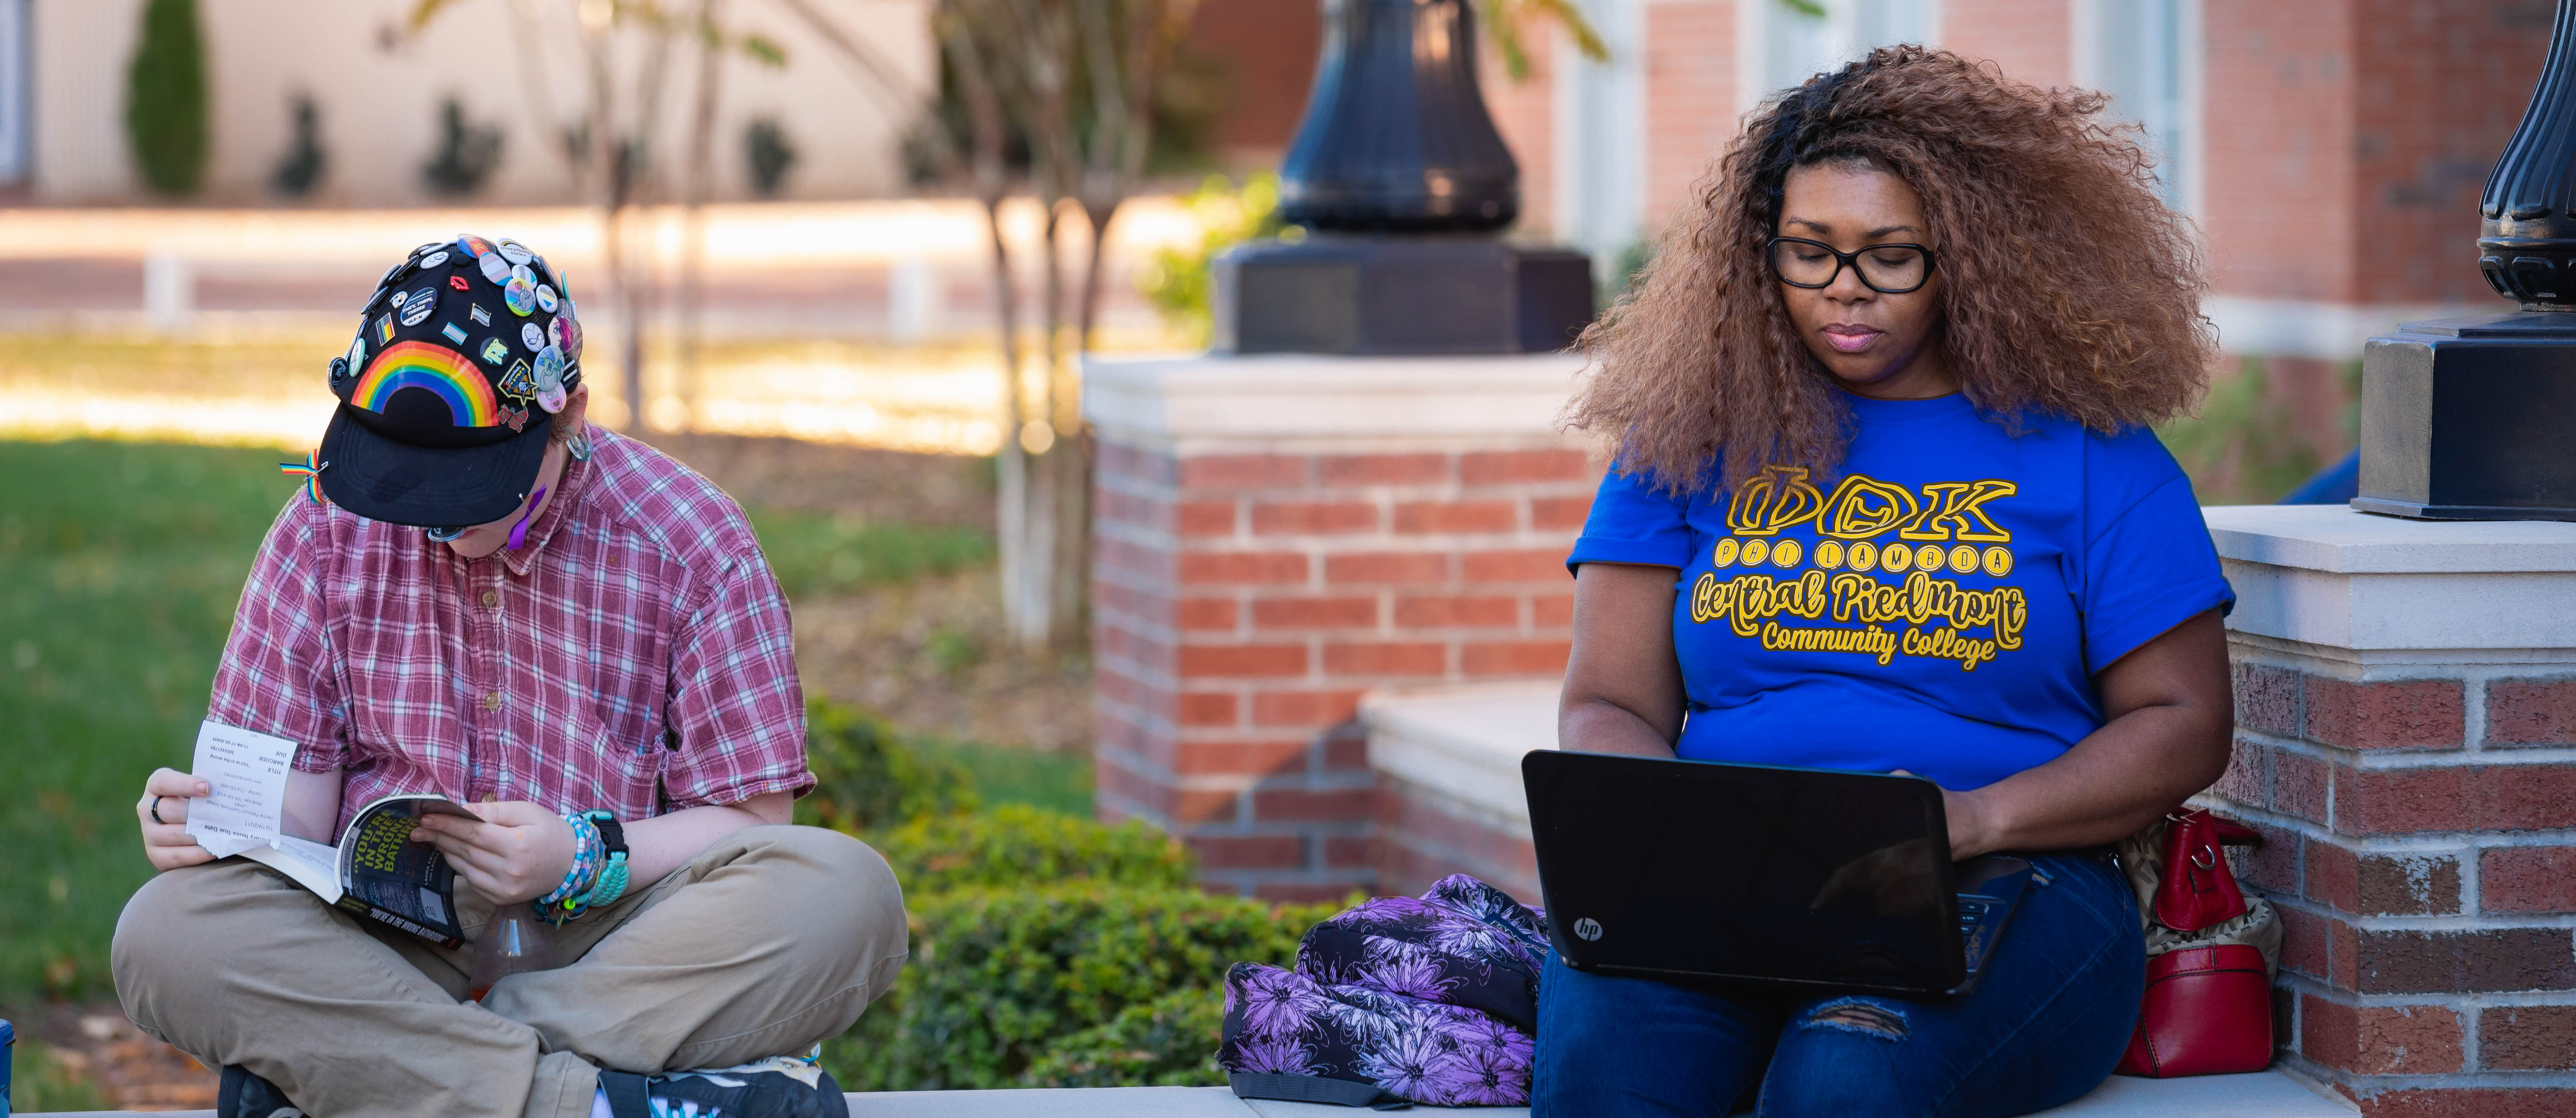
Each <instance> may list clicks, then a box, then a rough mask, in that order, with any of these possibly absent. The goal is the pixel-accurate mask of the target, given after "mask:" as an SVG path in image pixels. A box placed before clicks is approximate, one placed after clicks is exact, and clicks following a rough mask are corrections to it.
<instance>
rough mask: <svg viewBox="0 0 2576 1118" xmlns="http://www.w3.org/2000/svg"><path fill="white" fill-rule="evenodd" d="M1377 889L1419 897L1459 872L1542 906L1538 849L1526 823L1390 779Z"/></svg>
mask: <svg viewBox="0 0 2576 1118" xmlns="http://www.w3.org/2000/svg"><path fill="white" fill-rule="evenodd" d="M1377 823H1378V863H1377V864H1378V883H1377V885H1378V891H1379V892H1380V893H1384V894H1387V895H1390V896H1393V895H1403V896H1419V895H1421V894H1422V893H1423V891H1425V890H1427V889H1429V888H1431V883H1432V882H1435V881H1438V880H1440V879H1441V878H1444V877H1447V876H1449V875H1450V874H1453V873H1465V874H1474V875H1475V876H1476V877H1477V878H1478V879H1479V880H1482V881H1484V882H1485V883H1487V884H1489V885H1492V886H1494V887H1495V888H1498V889H1501V890H1502V891H1504V892H1506V893H1509V894H1511V895H1512V896H1513V897H1514V898H1515V899H1517V900H1519V901H1520V902H1521V903H1523V904H1529V905H1535V904H1537V903H1539V891H1538V852H1537V850H1536V849H1535V848H1533V847H1532V846H1531V845H1530V837H1529V823H1528V822H1527V821H1526V820H1523V821H1518V822H1506V821H1503V820H1499V819H1495V818H1493V817H1492V816H1490V815H1488V814H1486V813H1483V812H1479V811H1476V810H1473V809H1472V808H1471V807H1469V806H1467V805H1463V804H1461V803H1459V802H1458V799H1457V797H1456V796H1454V795H1451V794H1449V793H1448V792H1447V791H1446V790H1443V789H1438V788H1426V787H1423V786H1421V785H1417V784H1413V783H1411V782H1408V781H1404V780H1399V779H1395V778H1393V777H1385V778H1383V779H1382V780H1381V781H1380V782H1379V788H1378V808H1377Z"/></svg>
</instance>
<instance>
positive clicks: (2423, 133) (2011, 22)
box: [1487, 0, 2554, 453]
mask: <svg viewBox="0 0 2576 1118" xmlns="http://www.w3.org/2000/svg"><path fill="white" fill-rule="evenodd" d="M1582 7H1583V9H1584V11H1585V12H1586V13H1587V15H1588V16H1589V17H1590V18H1591V20H1592V22H1593V24H1594V25H1595V27H1596V28H1597V29H1598V30H1600V31H1601V33H1602V35H1603V37H1604V38H1605V39H1606V40H1607V41H1608V43H1609V45H1610V48H1611V58H1610V60H1609V61H1608V62H1607V63H1601V64H1596V63H1592V62H1588V61H1585V60H1583V59H1581V58H1580V57H1579V56H1577V55H1575V54H1574V52H1573V51H1572V50H1570V49H1569V48H1568V45H1567V43H1566V42H1565V40H1564V39H1563V37H1562V36H1548V35H1532V36H1530V37H1531V38H1532V39H1533V40H1534V41H1533V44H1532V46H1533V53H1534V55H1536V57H1537V68H1538V70H1539V71H1541V73H1540V74H1539V75H1537V76H1536V77H1534V78H1533V79H1532V80H1526V81H1522V82H1519V83H1513V82H1509V81H1507V80H1503V79H1502V77H1501V76H1500V75H1499V74H1495V73H1491V72H1490V71H1489V78H1488V85H1487V98H1488V100H1489V101H1490V102H1491V103H1492V105H1493V107H1494V110H1495V116H1496V118H1497V123H1498V124H1499V125H1500V126H1501V128H1502V130H1503V133H1504V135H1505V136H1506V137H1507V138H1508V139H1509V140H1510V141H1511V143H1512V146H1513V149H1514V150H1515V152H1516V153H1517V154H1518V155H1519V157H1520V160H1521V168H1522V173H1523V175H1524V176H1525V178H1524V191H1525V196H1524V201H1523V213H1525V214H1527V215H1529V218H1528V219H1526V220H1527V221H1529V222H1530V224H1532V225H1533V226H1536V227H1537V228H1535V229H1533V230H1532V231H1533V232H1544V233H1545V234H1546V235H1549V236H1553V237H1556V238H1559V239H1562V240H1567V241H1571V242H1573V243H1575V244H1578V245H1581V246H1583V247H1584V248H1586V249H1588V250H1590V251H1591V252H1592V253H1593V254H1594V256H1595V257H1596V259H1600V260H1603V261H1604V262H1605V267H1609V266H1615V262H1617V261H1620V260H1622V259H1623V258H1624V259H1627V260H1631V261H1633V260H1636V259H1639V258H1640V256H1639V253H1640V252H1641V251H1642V249H1643V247H1644V245H1646V244H1647V243H1650V241H1651V238H1652V237H1653V236H1654V235H1656V234H1657V233H1658V232H1660V231H1661V230H1662V229H1664V228H1665V227H1666V226H1668V225H1669V224H1670V223H1671V222H1672V221H1673V220H1674V219H1675V218H1676V217H1677V216H1679V215H1681V214H1683V213H1685V212H1686V211H1687V209H1688V208H1689V207H1690V205H1691V204H1692V197H1693V191H1694V188H1695V186H1696V185H1697V184H1698V183H1699V182H1700V179H1701V176H1702V175H1703V174H1704V173H1705V172H1706V170H1707V169H1708V166H1709V162H1710V159H1711V158H1712V157H1713V156H1714V155H1715V154H1716V153H1717V152H1719V151H1721V150H1722V149H1723V148H1724V147H1725V146H1726V145H1727V144H1728V143H1729V142H1730V141H1732V140H1733V138H1734V136H1735V135H1736V133H1737V131H1738V130H1739V128H1740V126H1741V122H1742V119H1743V117H1744V116H1745V114H1747V113H1748V112H1750V111H1752V110H1753V109H1755V108H1756V107H1757V106H1759V105H1760V104H1761V102H1762V101H1763V100H1764V99H1765V98H1766V97H1768V96H1770V95H1771V94H1772V93H1774V92H1775V91H1777V90H1779V89H1782V88H1784V87H1787V86H1790V85H1793V84H1796V83H1797V82H1799V81H1801V80H1803V79H1804V78H1806V76H1807V75H1809V74H1812V73H1815V72H1817V71H1819V70H1822V69H1827V68H1830V67H1832V66H1836V65H1839V64H1841V63H1842V62H1843V61H1845V60H1848V59H1852V58H1857V57H1859V56H1860V55H1862V54H1864V53H1866V52H1867V51H1868V50H1869V49H1870V48H1871V47H1873V46H1877V45H1881V44H1887V43H1900V42H1919V43H1925V44H1929V45H1933V46H1939V47H1944V48H1947V49H1950V50H1955V51H1958V52H1959V53H1961V54H1964V55H1967V56H1970V57H1974V58H1982V59H1990V60H1992V61H1994V62H1995V63H1997V64H1998V65H2000V66H2001V67H2002V69H2003V71H2004V73H2005V74H2007V75H2009V76H2011V77H2014V78H2017V79H2020V80H2022V81H2027V82H2031V83H2033V84H2037V85H2046V86H2055V85H2068V84H2072V85H2077V86H2084V87H2088V88H2096V89H2101V90H2104V91H2106V92H2108V93H2111V94H2112V95H2114V96H2115V97H2116V98H2117V102H2116V108H2115V111H2116V112H2118V113H2119V114H2120V115H2121V116H2123V117H2125V118H2127V119H2129V120H2131V121H2134V122H2136V123H2137V124H2139V125H2140V126H2141V127H2142V128H2143V129H2144V133H2145V136H2146V138H2147V139H2148V140H2149V142H2150V143H2151V144H2152V146H2153V147H2154V148H2155V149H2156V151H2157V154H2158V156H2159V163H2160V172H2161V176H2162V179H2163V182H2164V186H2165V192H2166V197H2167V199H2168V201H2169V202H2170V203H2171V204H2173V205H2175V206H2176V207H2177V208H2179V209H2181V210H2182V211H2183V212H2185V213H2187V214H2189V215H2190V216H2191V217H2192V218H2193V219H2194V220H2195V221H2197V222H2198V223H2199V224H2200V227H2201V228H2202V230H2203V231H2204V232H2205V234H2206V238H2207V241H2206V243H2207V248H2208V253H2209V263H2210V271H2211V275H2212V279H2213V291H2212V296H2213V298H2212V299H2211V300H2210V302H2209V304H2208V308H2207V309H2208V312H2209V314H2210V317H2211V318H2212V319H2213V320H2215V321H2216V322H2217V324H2218V326H2219V329H2220V335H2221V341H2222V344H2223V345H2224V346H2225V347H2226V348H2227V350H2228V351H2229V353H2230V354H2231V355H2232V356H2233V357H2235V358H2239V359H2244V360H2247V361H2250V362H2252V363H2254V365H2255V366H2256V367H2259V368H2260V369H2261V370H2262V371H2263V372H2264V373H2265V374H2266V377H2267V379H2268V381H2269V382H2270V387H2269V395H2270V396H2271V397H2273V398H2274V399H2276V400H2278V401H2279V402H2280V403H2281V405H2282V406H2283V407H2285V408H2286V409H2287V411H2288V413H2289V414H2288V416H2287V418H2288V420H2289V422H2290V424H2291V425H2292V427H2293V428H2294V430H2295V431H2296V433H2297V434H2298V435H2299V436H2300V437H2302V438H2303V439H2305V440H2306V441H2308V442H2310V443H2311V444H2313V445H2315V446H2316V447H2317V448H2318V449H2319V450H2321V451H2327V452H2336V453H2339V452H2340V450H2341V449H2342V448H2343V447H2345V446H2349V445H2350V443H2349V441H2348V440H2349V434H2348V433H2347V432H2348V429H2349V424H2350V421H2351V419H2350V414H2349V410H2348V409H2349V403H2350V399H2351V391H2352V389H2351V385H2350V382H2351V380H2352V378H2353V375H2354V372H2355V368H2356V367H2355V366H2354V365H2353V364H2352V363H2353V362H2357V361H2358V359H2359V358H2360V355H2361V344H2362V342H2363V340H2364V339H2366V338H2368V337H2369V336H2370V335H2372V334H2374V333H2379V332H2384V331H2385V330H2387V329H2388V328H2389V327H2390V326H2392V325H2394V324H2396V323H2397V322H2399V321H2400V320H2406V319H2416V318H2427V317H2436V316H2439V315H2442V314H2447V313H2458V312H2461V311H2464V310H2474V311H2501V310H2509V309H2511V307H2510V305H2509V304H2507V303H2506V302H2505V301H2504V300H2502V299H2499V298H2497V297H2496V296H2495V295H2494V294H2493V293H2491V292H2490V291H2488V289H2487V288H2486V285H2485V283H2484V282H2483V281H2481V280H2480V279H2479V277H2478V273H2477V269H2476V267H2475V264H2474V261H2475V253H2474V251H2473V249H2472V246H2471V241H2472V239H2473V238H2474V237H2475V236H2476V233H2477V223H2478V218H2477V214H2476V209H2475V207H2476V200H2477V195H2478V191H2479V188H2480V186H2481V185H2482V184H2483V183H2484V181H2485V178H2486V173H2487V170H2488V168H2489V167H2491V166H2492V165H2493V163H2494V161H2495V158H2496V155H2497V153H2498V152H2500V151H2502V150H2503V147H2504V143H2505V140H2506V138H2507V137H2508V136H2510V135H2511V133H2512V131H2513V127H2514V125H2515V123H2516V122H2517V121H2519V120H2520V119H2521V116H2522V111H2523V107H2524V105H2525V104H2526V103H2527V102H2528V101H2529V99H2530V97H2531V90H2532V83H2533V81H2534V80H2535V79H2536V78H2537V77H2538V75H2539V72H2540V64H2541V60H2542V57H2543V56H2544V55H2545V54H2546V53H2547V49H2548V39H2549V25H2550V18H2551V14H2552V12H2553V10H2554V5H2553V4H2552V3H2551V0H1824V3H1823V7H1824V9H1825V11H1826V15H1825V16H1824V17H1823V18H1816V17H1813V16H1810V15H1805V14H1801V13H1800V12H1798V11H1797V10H1795V9H1794V8H1793V7H1792V6H1790V5H1788V4H1785V3H1781V2H1780V0H1584V3H1583V4H1582Z"/></svg>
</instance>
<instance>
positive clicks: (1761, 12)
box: [1736, 0, 1941, 110]
mask: <svg viewBox="0 0 2576 1118" xmlns="http://www.w3.org/2000/svg"><path fill="white" fill-rule="evenodd" d="M1800 6H1801V5H1793V4H1791V3H1788V2H1787V0H1739V4H1738V7H1737V11H1738V13H1739V15H1738V18H1739V19H1740V20H1742V21H1743V22H1742V23H1741V24H1739V25H1738V26H1739V27H1740V28H1741V30H1742V32H1743V33H1742V34H1739V36H1738V37H1737V40H1736V41H1737V42H1738V43H1740V44H1742V46H1741V47H1740V48H1739V49H1741V50H1743V51H1745V52H1746V53H1747V54H1748V55H1749V57H1745V58H1743V60H1742V63H1741V64H1740V65H1739V66H1738V67H1737V73H1738V74H1740V75H1742V78H1741V80H1742V82H1743V84H1744V88H1743V89H1741V90H1739V96H1738V97H1737V101H1738V102H1740V103H1741V104H1742V105H1743V107H1744V108H1745V109H1747V110H1750V109H1752V108H1753V106H1755V105H1758V104H1760V103H1762V101H1763V100H1765V99H1767V98H1769V97H1770V96H1771V95H1773V94H1775V93H1778V92H1779V91H1781V90H1783V89H1787V88H1788V87H1790V86H1793V85H1797V84H1799V83H1801V82H1804V81H1806V80H1807V79H1808V78H1810V77H1813V76H1814V75H1816V74H1817V73H1820V72H1822V71H1826V70H1831V69H1834V68H1835V67H1838V66H1841V65H1843V64H1844V63H1847V62H1851V61H1854V60H1857V59H1859V58H1860V57H1861V56H1862V55H1865V54H1868V53H1869V52H1870V51H1871V50H1872V49H1873V48H1877V47H1883V46H1888V45H1891V44H1895V43H1921V44H1924V45H1926V46H1937V45H1939V39H1940V36H1941V3H1940V0H1819V2H1818V3H1817V4H1816V5H1815V6H1816V7H1819V8H1822V9H1823V10H1824V14H1823V15H1821V16H1817V15H1811V14H1808V13H1805V12H1801V11H1799V10H1798V9H1799V7H1800Z"/></svg>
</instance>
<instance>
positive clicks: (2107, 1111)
mask: <svg viewBox="0 0 2576 1118" xmlns="http://www.w3.org/2000/svg"><path fill="white" fill-rule="evenodd" d="M1416 1109H1417V1110H1418V1111H1420V1112H1422V1113H1426V1114H1427V1113H1434V1112H1441V1113H1447V1111H1444V1110H1443V1109H1442V1108H1439V1107H1419V1108H1416ZM1365 1113H1368V1112H1367V1111H1363V1110H1355V1109H1352V1108H1350V1107H1342V1106H1321V1105H1317V1104H1314V1103H1294V1102H1271V1101H1267V1100H1247V1099H1238V1098H1236V1097H1234V1094H1233V1092H1230V1091H1228V1090H1226V1089H1225V1088H1222V1087H1103V1088H1096V1089H1092V1090H1075V1091H1065V1090H1057V1091H889V1092H885V1093H882V1094H869V1095H851V1096H850V1118H1349V1116H1351V1115H1357V1114H1365ZM1455 1113H1459V1114H1462V1115H1466V1114H1473V1115H1477V1116H1480V1118H1528V1115H1529V1111H1528V1110H1526V1109H1524V1108H1521V1107H1490V1108H1477V1109H1473V1110H1460V1111H1456V1112H1455ZM2354 1113H2356V1111H2355V1109H2354V1108H2353V1107H2352V1106H2351V1105H2349V1104H2347V1103H2345V1102H2343V1101H2342V1100H2340V1099H2331V1098H2327V1097H2325V1096H2323V1095H2320V1094H2318V1093H2316V1092H2314V1091H2312V1090H2310V1089H2308V1088H2307V1087H2305V1086H2302V1085H2301V1084H2300V1083H2299V1081H2297V1080H2295V1079H2292V1078H2290V1077H2289V1076H2287V1075H2283V1074H2281V1073H2279V1072H2264V1073H2261V1074H2259V1075H2213V1076H2204V1077H2201V1078H2198V1079H2167V1080H2147V1079H2130V1078H2127V1077H2124V1076H2113V1077H2112V1078H2111V1081H2110V1082H2108V1083H2105V1084H2103V1085H2102V1087H2101V1089H2100V1090H2097V1091H2095V1092H2093V1093H2092V1094H2090V1095H2086V1096H2085V1097H2083V1098H2081V1099H2078V1100H2076V1101H2075V1102H2072V1103H2069V1104H2067V1105H2065V1106H2062V1107H2059V1108H2057V1109H2055V1110H2051V1111H2048V1112H2047V1115H2046V1118H2350V1116H2351V1115H2353V1114H2354ZM214 1114H215V1112H214V1111H211V1110H191V1111H181V1112H176V1113H167V1114H163V1115H161V1116H159V1118H214ZM19 1118H69V1116H61V1115H40V1114H30V1115H20V1116H19ZM86 1118H111V1116H109V1115H107V1114H105V1113H95V1114H91V1115H88V1116H86ZM137 1118H139V1116H137Z"/></svg>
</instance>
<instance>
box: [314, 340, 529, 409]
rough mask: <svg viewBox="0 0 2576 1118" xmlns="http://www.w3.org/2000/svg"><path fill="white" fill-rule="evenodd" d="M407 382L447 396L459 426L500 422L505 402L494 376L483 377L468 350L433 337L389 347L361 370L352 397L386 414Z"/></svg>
mask: <svg viewBox="0 0 2576 1118" xmlns="http://www.w3.org/2000/svg"><path fill="white" fill-rule="evenodd" d="M406 388H421V389H427V390H429V391H430V392H433V393H436V394H437V395H438V398H439V399H441V400H445V401H447V411H448V415H449V416H450V417H451V418H450V419H449V422H450V423H452V424H454V425H455V426H458V427H496V426H499V425H500V422H501V402H500V401H499V400H497V399H495V398H493V395H492V382H491V381H488V380H485V379H483V374H482V373H481V372H479V371H477V370H476V369H475V368H474V364H473V362H472V361H470V360H468V359H467V358H466V356H465V355H464V354H462V353H458V352H456V351H455V350H452V349H449V348H447V347H445V346H438V345H431V344H430V343H428V342H397V343H395V344H393V345H391V346H388V347H386V348H385V351H384V352H382V353H379V354H377V355H376V359H375V360H373V361H370V362H368V363H367V371H366V372H364V373H362V374H360V375H359V376H358V384H357V387H355V388H352V389H350V390H349V402H350V403H351V404H353V405H356V406H358V407H362V408H365V409H367V410H368V411H371V412H376V413H379V414H381V413H383V411H384V410H385V404H386V403H387V402H388V401H390V400H392V399H393V395H394V393H396V392H400V391H402V390H403V389H406Z"/></svg>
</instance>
